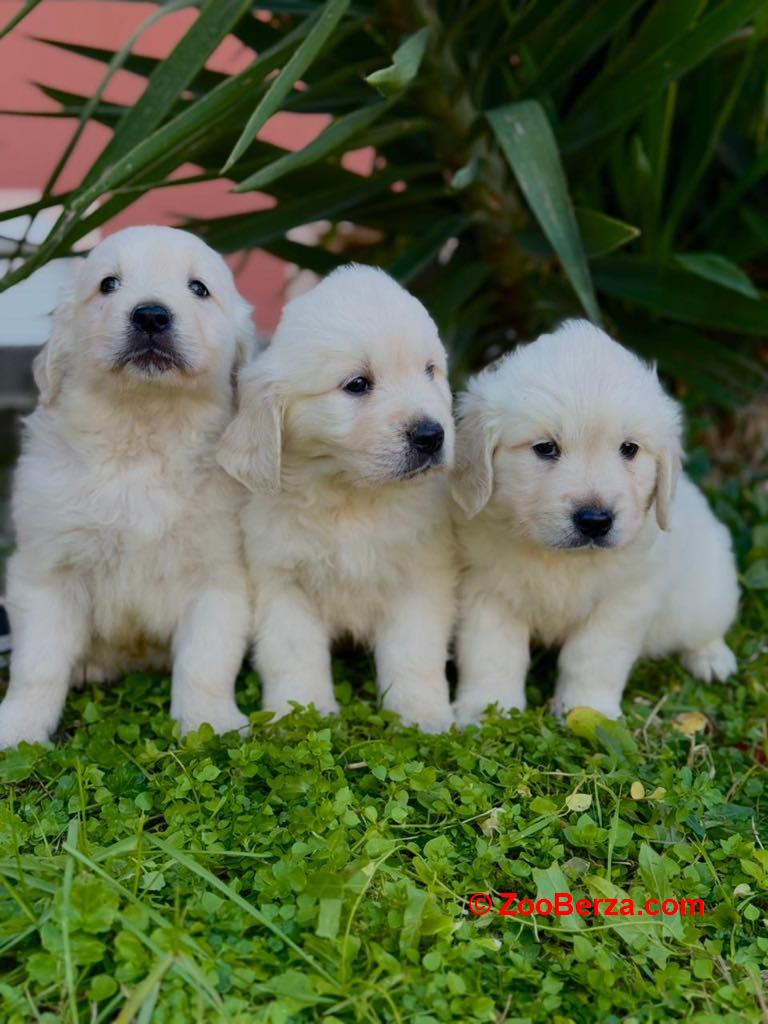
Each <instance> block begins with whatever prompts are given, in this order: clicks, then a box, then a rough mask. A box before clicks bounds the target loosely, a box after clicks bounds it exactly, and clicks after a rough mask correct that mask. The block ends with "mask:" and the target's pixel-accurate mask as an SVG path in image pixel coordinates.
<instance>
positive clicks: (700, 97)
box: [0, 0, 768, 405]
mask: <svg viewBox="0 0 768 1024" xmlns="http://www.w3.org/2000/svg"><path fill="white" fill-rule="evenodd" d="M28 6H29V7H30V8H33V7H34V6H35V4H34V3H32V4H29V5H28ZM180 6H186V3H185V0H168V2H166V3H165V4H160V5H159V9H158V11H157V12H155V14H153V16H152V17H153V19H155V20H156V19H157V18H158V17H162V16H163V15H164V14H165V13H166V12H168V11H171V10H175V9H177V8H178V7H180ZM270 9H271V12H272V16H271V17H270V18H269V19H267V20H265V19H264V17H263V15H262V16H260V17H257V16H256V12H257V11H258V10H260V8H259V5H258V4H248V2H247V0H241V2H236V0H232V2H229V0H227V2H224V0H216V2H206V3H204V4H201V5H200V14H199V17H198V19H197V21H196V22H195V23H194V24H193V25H192V27H191V28H190V30H189V31H188V33H187V35H186V36H185V37H184V39H183V40H182V41H181V43H180V44H179V47H178V48H177V50H176V52H175V54H174V55H173V57H172V58H171V59H169V60H166V61H164V62H160V63H158V62H157V61H155V60H152V59H150V58H147V57H144V56H138V55H136V54H134V53H132V52H131V49H132V48H131V47H126V48H125V49H124V51H121V52H120V53H118V54H116V55H113V54H111V53H109V52H106V51H103V50H98V49H94V48H87V47H83V46H80V45H78V43H77V41H76V39H73V40H72V41H71V43H61V42H55V43H54V42H52V44H51V45H57V46H63V47H64V48H65V49H68V50H71V51H73V52H75V53H80V54H82V55H85V56H88V57H90V58H92V59H93V60H96V61H99V62H101V63H104V64H109V65H110V67H109V72H110V74H111V73H114V71H115V70H116V69H117V68H118V67H122V66H124V67H126V68H128V69H130V70H131V71H133V72H135V73H136V74H138V75H141V76H144V77H146V78H147V79H148V87H147V90H146V92H145V94H144V96H143V97H142V98H141V100H140V101H139V102H138V103H136V104H135V105H134V106H132V107H131V108H128V109H121V108H120V107H116V106H115V105H113V104H104V103H103V102H101V100H100V95H101V90H100V91H99V94H98V95H96V96H94V97H81V96H76V95H73V94H69V93H65V92H62V91H60V90H52V89H50V88H46V89H45V92H46V95H48V96H49V97H53V98H55V99H56V100H57V101H58V102H59V103H60V104H61V108H62V112H66V113H67V114H68V115H69V116H72V115H76V116H79V117H80V119H81V127H82V124H83V123H85V122H86V121H87V120H88V119H89V118H94V119H96V120H99V121H102V122H103V123H105V124H107V125H109V126H110V127H112V128H113V129H114V135H113V138H112V141H111V142H110V144H109V145H108V146H107V148H106V150H105V152H104V153H103V154H102V156H101V157H100V158H99V160H98V161H97V163H96V165H95V166H94V167H93V168H92V169H91V171H90V172H89V173H88V174H87V176H86V178H85V180H84V181H83V182H82V184H81V186H80V187H79V188H78V189H76V190H75V191H74V192H73V193H71V194H69V195H67V196H65V197H64V200H65V202H64V212H63V213H62V215H61V218H60V220H59V222H58V224H57V226H56V228H55V230H54V231H53V232H52V234H51V237H50V238H49V240H48V241H47V242H46V243H45V244H44V245H42V246H41V247H40V248H39V250H37V251H35V252H32V253H31V254H30V255H29V256H28V257H27V259H26V260H25V261H24V262H23V263H22V264H21V265H20V266H18V267H17V268H15V269H14V270H13V271H12V272H10V273H9V274H7V275H6V278H5V279H4V281H2V282H0V287H7V286H8V285H9V284H11V283H13V282H14V281H17V280H20V279H21V278H23V277H25V276H27V275H28V274H29V273H30V272H31V271H32V270H33V269H34V268H35V267H37V266H40V265H41V264H42V263H44V262H45V261H46V260H48V259H50V258H52V257H53V256H56V255H60V254H62V253H64V252H67V251H69V249H70V248H71V246H72V245H73V243H74V242H75V241H77V239H79V238H81V237H82V236H83V234H84V233H85V232H86V231H87V230H89V229H90V228H92V227H94V226H97V225H98V224H101V223H103V222H105V221H106V220H108V219H109V218H110V217H112V216H114V215H115V214H116V213H118V212H119V211H120V210H122V209H124V208H125V207H126V206H128V205H130V204H131V203H132V202H134V201H135V200H136V199H137V198H139V197H140V196H141V195H143V194H144V193H145V192H146V191H148V190H150V189H153V188H159V187H162V185H163V184H164V183H165V182H166V180H167V178H168V175H170V174H171V173H172V172H173V171H175V170H176V169H178V168H180V167H181V166H183V165H185V164H192V165H194V166H195V167H196V168H198V169H199V170H198V173H197V174H195V175H193V178H198V177H200V176H203V177H205V178H210V177H217V176H219V175H224V176H225V177H227V178H228V179H229V180H230V181H231V183H232V185H233V187H234V188H235V189H236V190H237V191H244V192H250V191H253V190H256V189H258V190H261V191H265V192H267V193H269V194H271V195H272V196H274V197H275V199H276V200H277V205H276V207H275V208H274V209H270V210H265V211H261V212H254V213H252V214H250V215H248V214H246V215H244V216H238V217H234V218H219V219H215V220H210V221H194V222H192V225H191V226H192V227H193V229H194V230H196V231H199V232H200V233H201V234H202V235H203V236H205V237H206V238H208V239H209V240H210V241H211V243H212V244H214V245H215V246H217V247H218V248H220V249H222V250H224V251H234V250H237V249H248V248H252V247H262V248H264V249H266V250H268V251H269V252H272V253H274V254H276V255H279V256H281V257H284V258H288V259H291V260H292V261H295V262H297V263H299V264H300V265H303V266H306V267H308V268H310V269H313V270H316V271H318V272H326V271H327V270H328V269H330V268H332V267H333V266H334V265H335V264H336V263H337V262H339V261H343V260H348V259H350V258H355V259H358V260H362V261H367V262H372V263H378V264H381V265H384V266H386V267H388V268H389V269H390V270H392V272H393V273H395V274H396V275H397V276H398V277H399V278H400V279H401V280H403V281H404V282H405V283H407V284H408V285H409V286H410V287H412V288H413V289H414V290H415V291H416V292H417V293H418V294H420V295H421V296H422V297H423V298H424V300H425V301H426V302H427V303H428V304H429V306H430V308H431V309H432V310H433V311H434V313H435V315H436V317H437V318H438V320H439V323H440V326H441V328H442V331H443V335H444V337H445V339H446V341H447V343H448V345H449V347H450V348H451V350H452V354H453V364H454V370H455V373H456V376H457V379H459V380H460V379H461V378H462V377H463V375H464V374H465V373H466V372H467V371H469V370H471V369H472V368H475V367H477V366H478V365H480V364H481V363H482V362H483V361H484V360H485V359H487V358H489V357H490V356H492V355H494V354H496V353H498V351H500V350H502V349H504V348H506V347H509V346H510V345H511V344H513V343H514V342H515V341H516V340H519V339H522V338H529V337H531V336H533V335H534V334H535V333H536V332H538V331H540V330H541V329H543V328H547V327H550V326H552V325H553V324H554V323H556V322H557V321H559V320H561V319H562V318H563V317H565V316H570V315H583V314H584V312H586V313H587V314H588V315H589V316H590V317H591V318H592V319H593V320H599V319H603V320H604V321H605V323H606V324H607V326H608V327H609V328H611V329H612V330H613V331H614V332H615V333H616V334H617V335H618V336H619V337H620V338H622V339H623V340H626V341H627V342H629V343H630V344H632V345H634V346H635V347H637V348H639V349H641V350H642V351H643V352H645V353H647V354H649V355H652V356H654V357H656V358H657V359H658V360H659V361H660V363H661V365H662V367H663V368H664V369H665V370H666V371H667V372H668V373H670V374H672V375H674V376H678V377H684V378H687V379H688V380H689V381H690V382H691V383H694V385H695V386H696V388H697V389H698V390H699V392H700V393H702V394H703V396H704V397H706V398H709V399H713V400H715V401H717V402H720V403H725V404H731V405H733V404H738V403H739V402H740V401H741V400H743V398H744V397H745V396H747V395H749V394H750V393H751V392H754V391H755V390H756V389H758V388H760V387H764V386H765V383H766V374H765V371H764V369H761V366H763V362H762V358H761V351H760V346H761V345H762V344H764V339H765V336H766V333H767V331H766V328H767V327H768V312H767V310H768V305H767V304H766V300H765V298H764V297H763V293H762V291H761V288H762V286H763V285H764V283H765V278H766V262H765V252H766V245H767V244H768V193H767V192H766V188H765V181H764V178H765V173H766V170H768V157H767V156H766V151H765V141H766V135H767V132H768V120H767V116H768V115H767V114H766V111H767V110H768V108H767V107H766V103H765V95H766V84H767V83H768V77H767V72H768V64H767V62H766V54H767V53H768V50H767V49H766V31H768V17H766V8H765V4H764V3H763V2H762V0H675V2H674V3H671V2H668V0H588V2H586V3H584V2H583V0H527V2H526V0H498V2H497V0H493V2H491V0H379V2H376V0H355V2H352V3H350V2H346V0H327V2H326V3H312V2H283V3H275V4H272V5H271V8H270ZM229 31H231V32H233V33H234V34H235V35H236V36H237V37H238V38H239V39H240V40H241V41H242V42H243V43H245V44H246V45H248V46H249V47H251V48H252V49H253V50H254V51H255V52H256V53H257V55H258V56H257V58H256V59H255V61H254V63H253V64H252V66H251V67H249V68H247V69H246V70H244V71H242V72H240V73H239V74H236V75H231V76H227V75H223V74H220V73H216V72H212V71H210V70H207V69H205V67H204V62H205V61H206V59H207V58H208V56H209V55H210V53H212V52H213V50H214V49H215V48H216V45H217V44H218V42H219V41H220V40H221V38H223V36H224V35H226V33H227V32H229ZM73 32H74V30H73ZM277 72H279V73H277ZM296 82H298V83H299V87H298V88H294V87H293V86H294V83H296ZM279 109H283V110H290V111H293V112H296V113H302V112H305V113H306V112H311V113H324V114H327V115H329V116H330V118H331V119H332V120H331V121H330V123H329V126H328V127H327V128H326V129H325V130H324V132H323V133H322V134H321V135H320V137H319V138H318V140H317V141H315V142H313V143H312V144H311V145H310V146H309V147H307V148H306V149H305V150H304V151H302V152H301V153H300V154H287V153H285V152H284V151H282V150H280V149H279V148H277V147H274V146H270V145H267V144H265V143H263V142H260V141H258V139H257V138H256V134H257V132H258V130H259V128H260V127H261V126H262V125H263V123H264V121H265V120H266V119H267V118H268V117H269V116H270V115H271V114H272V113H273V112H274V111H276V110H279ZM365 146H370V147H373V148H374V149H375V151H376V156H377V158H376V161H375V165H374V171H373V175H372V178H371V179H370V180H367V179H361V178H360V177H359V176H357V175H355V174H352V173H351V172H349V171H347V170H345V169H344V167H343V165H342V158H343V156H344V155H345V154H346V153H349V152H351V151H353V150H357V149H360V148H362V147H365ZM60 169H61V168H60V167H59V168H57V172H56V175H55V176H54V179H52V180H51V182H50V183H49V188H48V189H47V190H46V196H45V197H44V199H43V201H42V203H41V204H38V205H39V206H42V205H50V204H51V203H52V202H53V200H54V198H55V185H56V180H57V178H58V173H59V171H60ZM97 201H98V202H100V203H101V204H102V205H101V206H100V208H99V209H97V210H96V211H95V212H90V213H88V212H87V211H88V210H89V209H90V208H91V207H92V204H93V203H94V202H97ZM13 212H14V211H11V213H9V214H7V215H6V216H10V215H12V214H13ZM320 220H322V221H329V222H330V225H331V226H330V228H329V230H328V231H327V232H326V233H325V235H324V237H323V238H322V239H321V240H320V241H319V245H318V246H307V245H299V244H297V243H296V242H292V241H290V240H288V239H286V232H288V231H289V230H290V229H291V228H295V227H297V226H299V225H302V224H306V223H309V222H313V221H320ZM341 221H347V222H352V223H354V224H356V225H359V226H361V227H364V228H367V229H372V230H373V232H374V234H371V232H370V231H369V232H367V234H366V235H365V238H366V240H365V241H362V240H361V237H360V236H359V234H358V236H355V238H356V240H355V241H354V243H352V242H349V241H347V242H346V243H344V242H343V241H342V242H341V243H340V239H339V233H338V230H337V228H338V224H339V223H340V222H341ZM376 232H378V233H380V234H379V235H378V236H377V234H376ZM377 237H378V240H376V239H377ZM447 243H448V244H447Z"/></svg>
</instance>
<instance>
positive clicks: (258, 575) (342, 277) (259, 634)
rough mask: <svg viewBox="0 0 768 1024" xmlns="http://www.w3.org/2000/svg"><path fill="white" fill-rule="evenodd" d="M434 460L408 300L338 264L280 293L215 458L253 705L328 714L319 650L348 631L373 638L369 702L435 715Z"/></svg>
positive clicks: (440, 633)
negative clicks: (241, 536) (236, 500)
mask: <svg viewBox="0 0 768 1024" xmlns="http://www.w3.org/2000/svg"><path fill="white" fill-rule="evenodd" d="M452 454H453V422H452V416H451V392H450V389H449V386H448V381H447V378H446V356H445V350H444V349H443V346H442V344H441V343H440V339H439V337H438V333H437V329H436V328H435V325H434V323H433V322H432V320H431V319H430V317H429V315H428V314H427V312H426V310H425V309H424V307H423V306H422V305H421V303H420V302H418V301H417V300H416V299H415V298H413V297H412V296H411V295H409V294H408V292H406V291H405V290H404V289H403V288H401V287H400V286H399V285H398V284H396V283H395V281H393V280H392V279H391V278H390V277H388V276H387V275H386V274H385V273H384V272H383V271H381V270H376V269H373V268H371V267H362V266H348V267H344V268H341V269H339V270H336V271H335V272H334V273H332V274H331V275H330V276H329V277H327V278H326V279H325V280H324V281H323V282H321V283H320V284H319V285H317V286H316V287H315V288H314V289H312V290H311V291H310V292H308V293H306V294H305V295H302V296H300V297H298V298H296V299H294V300H293V301H291V302H289V303H288V305H287V306H286V308H285V311H284V314H283V318H282V320H281V322H280V325H279V326H278V328H277V332H276V334H275V336H274V338H273V340H272V344H271V345H270V347H269V348H268V349H267V350H266V351H265V352H264V353H263V354H262V355H261V356H259V358H257V359H256V361H255V362H254V363H252V364H251V365H250V366H249V367H248V369H247V370H246V371H245V373H244V374H243V379H242V385H241V392H240V403H239V413H238V415H237V417H236V418H235V419H234V421H233V422H232V424H231V425H230V427H229V428H228V429H227V432H226V434H225V435H224V438H223V442H222V446H221V449H220V452H219V460H220V461H221V464H222V465H223V466H224V468H225V469H226V470H227V471H228V472H229V473H231V474H232V475H233V476H234V477H236V478H237V479H238V480H240V481H241V482H242V483H244V484H245V485H246V486H247V487H248V488H249V489H250V490H251V491H252V492H253V495H252V497H251V499H250V501H249V503H248V505H247V506H246V508H245V510H244V513H243V524H244V531H245V544H246V557H247V560H248V564H249V567H250V572H251V577H252V580H253V586H254V589H255V592H256V616H255V654H254V657H255V661H256V665H257V667H258V669H259V672H260V674H261V677H262V682H263V686H264V707H265V709H267V710H270V711H274V712H276V713H277V714H278V715H284V714H285V713H286V712H288V711H290V710H291V707H290V702H291V701H296V702H298V703H300V704H310V703H313V704H314V705H315V707H316V708H318V710H320V711H322V712H324V713H330V712H335V711H336V710H337V709H338V708H337V704H336V700H335V697H334V693H333V685H332V680H331V663H330V645H331V642H332V641H333V639H334V638H336V637H340V636H342V635H348V636H351V637H353V638H355V639H356V640H359V641H362V642H365V643H370V644H372V646H373V647H374V649H375V655H376V667H377V674H378V686H379V691H380V693H381V695H382V699H383V704H384V706H385V707H386V708H389V709H391V710H393V711H396V712H398V713H399V714H400V716H401V717H402V718H403V720H405V721H407V722H411V723H417V724H418V725H420V726H422V727H423V728H424V729H428V730H441V729H446V728H448V727H449V726H450V725H451V722H452V715H451V709H450V703H449V697H448V689H447V685H446V679H445V661H446V648H447V645H448V640H449V634H450V630H451V627H452V620H453V614H454V590H455V586H454V558H453V551H452V536H451V523H450V492H449V488H448V480H447V474H446V472H445V471H446V468H447V467H448V466H449V465H450V463H451V460H452Z"/></svg>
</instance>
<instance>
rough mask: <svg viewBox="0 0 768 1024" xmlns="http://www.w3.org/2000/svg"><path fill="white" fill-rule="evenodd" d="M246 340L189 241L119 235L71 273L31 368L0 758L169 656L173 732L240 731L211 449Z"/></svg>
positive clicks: (236, 582) (227, 501) (232, 597)
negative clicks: (118, 681) (94, 685)
mask: <svg viewBox="0 0 768 1024" xmlns="http://www.w3.org/2000/svg"><path fill="white" fill-rule="evenodd" d="M252 340H253V328H252V325H251V318H250V309H249V307H248V305H247V303H246V302H245V301H244V300H243V299H242V298H241V297H240V296H239V295H238V293H237V291H236V289H235V285H234V281H233V279H232V275H231V273H230V271H229V269H228V268H227V266H226V264H225V263H224V261H223V260H222V259H221V258H220V257H219V256H218V255H217V254H216V253H215V252H213V251H212V250H211V249H209V248H208V246H207V245H205V244H204V243H203V242H202V241H200V240H199V239H198V238H195V237H194V236H193V235H190V234H187V233H186V232H184V231H176V230H173V229H172V228H164V227H140V228H128V229H127V230H125V231H120V232H118V233H117V234H115V235H112V236H111V237H110V238H108V239H107V240H106V241H104V242H102V243H101V244H100V245H98V246H96V248H95V249H94V250H93V251H92V252H91V254H90V255H89V256H88V258H87V259H86V260H85V261H84V263H83V264H82V266H81V267H80V269H79V272H78V275H77V280H76V282H75V287H74V293H73V294H72V295H71V296H70V297H69V298H68V299H67V300H66V301H65V302H64V303H63V305H62V306H61V307H60V308H59V310H58V311H57V313H56V315H55V323H54V329H53V334H52V336H51V339H50V341H49V342H48V344H47V345H46V346H45V348H44V349H43V350H42V352H41V353H40V355H39V356H38V357H37V359H36V361H35V366H34V372H35V379H36V381H37V384H38V387H39V389H40V403H39V405H38V407H37V409H36V411H35V412H34V413H33V414H32V415H31V416H30V417H29V418H28V419H27V421H26V426H25V436H24V442H23V450H22V456H21V460H20V463H19V467H18V473H17V476H16V481H15V489H14V495H13V509H14V519H15V524H16V530H17V536H18V550H17V552H16V553H15V554H14V556H13V558H12V559H11V560H10V563H9V566H8V609H9V613H10V618H11V626H12V637H13V653H12V659H11V680H10V686H9V689H8V693H7V695H6V697H5V700H4V701H3V703H2V705H1V706H0V747H8V746H13V745H15V744H17V743H19V742H20V741H21V740H27V741H41V740H45V739H47V738H48V737H49V736H50V734H51V733H52V732H53V730H54V729H55V728H56V725H57V723H58V720H59V716H60V715H61V711H62V707H63V705H64V701H65V699H66V693H67V688H68V687H69V685H70V684H71V683H73V682H77V681H80V682H82V681H83V680H84V679H94V680H100V679H105V678H111V677H116V676H119V675H121V674H123V673H124V672H126V671H133V670H136V669H139V668H163V667H166V666H169V665H170V664H171V662H172V666H173V683H172V698H171V714H172V715H173V716H174V718H176V719H178V720H179V721H180V723H181V725H182V728H183V729H184V730H190V729H195V728H197V727H198V726H200V725H201V724H202V723H203V722H209V723H210V724H211V725H212V726H213V727H214V728H215V729H216V730H218V731H225V730H229V729H239V728H242V727H243V726H244V725H246V723H247V719H246V718H245V717H244V716H243V715H242V714H241V713H240V712H239V711H238V709H237V706H236V705H235V700H234V683H235V677H236V674H237V671H238V668H239V666H240V663H241V659H242V656H243V653H244V649H245V645H246V643H247V633H248V628H249V619H250V612H249V598H248V588H247V579H246V576H245V571H244V569H243V568H242V563H243V558H242V553H241V540H240V531H239V523H238V513H239V508H240V505H241V503H242V499H241V494H242V493H243V492H241V490H240V488H239V487H238V486H237V484H236V483H235V482H234V481H233V480H232V479H231V478H230V477H228V476H227V474H226V473H224V472H223V471H222V470H221V467H220V466H219V465H218V464H217V462H216V447H217V445H218V442H219V440H220V437H221V434H222V433H223V431H224V428H225V427H226V425H227V423H228V422H229V420H230V419H231V417H232V406H233V380H234V376H235V374H236V371H237V368H238V367H239V366H240V365H241V364H242V363H243V362H244V360H245V359H246V358H247V356H248V354H249V353H250V351H251V348H252Z"/></svg>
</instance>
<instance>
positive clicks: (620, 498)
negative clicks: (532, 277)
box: [453, 321, 682, 548]
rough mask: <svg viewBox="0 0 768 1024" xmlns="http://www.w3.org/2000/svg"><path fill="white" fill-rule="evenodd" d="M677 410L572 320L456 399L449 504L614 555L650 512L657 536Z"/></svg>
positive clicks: (676, 435)
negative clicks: (489, 512) (486, 511)
mask: <svg viewBox="0 0 768 1024" xmlns="http://www.w3.org/2000/svg"><path fill="white" fill-rule="evenodd" d="M680 434H681V424H680V412H679V409H678V407H677V404H676V403H675V402H674V401H673V400H672V399H671V398H669V396H668V395H666V394H665V393H664V391H663V390H662V388H661V385H660V384H659V381H658V377H657V375H656V372H655V370H654V369H652V368H651V367H649V366H647V365H646V364H645V363H643V362H642V361H641V360H640V359H638V358H637V357H636V356H635V355H633V354H632V353H631V352H629V351H628V350H627V349H625V348H622V347H621V345H618V344H617V343H616V342H614V341H612V340H611V339H610V338H609V337H608V336H607V335H606V334H604V333H603V332H602V331H600V330H598V329H597V328H596V327H593V326H592V325H591V324H589V323H586V322H584V321H569V322H568V323H565V324H563V326H562V327H560V329H559V330H557V331H556V332H555V333H554V334H550V335H544V336H543V337H541V338H539V339H538V341H535V342H533V344H531V345H526V346H522V347H521V348H519V349H517V350H516V351H515V352H513V353H511V354H510V355H509V356H507V357H506V358H505V359H504V360H503V361H502V362H501V363H499V364H497V366H496V367H492V368H490V369H488V370H486V371H484V372H483V373H481V374H479V375H478V376H477V377H475V378H474V379H473V380H472V381H470V384H469V387H468V388H467V391H466V393H465V394H464V395H463V396H462V398H461V399H460V402H459V427H458V439H457V456H456V470H455V473H454V478H453V484H454V488H453V489H454V496H455V498H456V501H457V502H458V503H459V505H461V507H462V508H463V509H464V511H465V512H466V513H467V514H468V515H470V516H472V515H475V514H476V513H477V512H479V511H480V510H481V509H482V508H483V507H484V506H485V505H486V503H488V502H489V501H490V500H492V501H493V505H494V508H495V509H496V510H497V511H498V512H499V514H502V515H504V514H509V516H510V518H511V520H512V522H513V525H514V529H515V531H516V533H517V534H518V535H520V536H522V537H525V538H526V539H528V540H530V541H532V542H534V543H535V544H538V545H540V546H542V547H547V548H621V547H623V546H625V545H626V544H629V543H630V542H631V541H632V539H633V538H634V537H635V536H636V535H637V533H638V531H639V530H640V528H641V526H642V524H643V522H644V521H645V518H646V516H647V515H648V514H649V512H650V510H651V508H653V507H654V506H655V515H656V519H657V521H658V524H659V526H660V527H661V528H662V529H667V528H668V525H669V509H670V504H671V501H672V498H673V496H674V491H675V485H676V482H677V477H678V474H679V471H680V462H681V455H682V450H681V444H680Z"/></svg>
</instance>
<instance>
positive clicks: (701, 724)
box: [675, 711, 709, 736]
mask: <svg viewBox="0 0 768 1024" xmlns="http://www.w3.org/2000/svg"><path fill="white" fill-rule="evenodd" d="M708 725H709V719H708V718H707V716H706V715H703V714H702V713H701V711H683V712H682V713H681V714H679V715H678V716H677V718H676V719H675V728H676V729H677V730H678V731H679V732H682V733H685V735H686V736H693V734H694V733H697V732H701V731H702V730H703V729H706V727H707V726H708Z"/></svg>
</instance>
